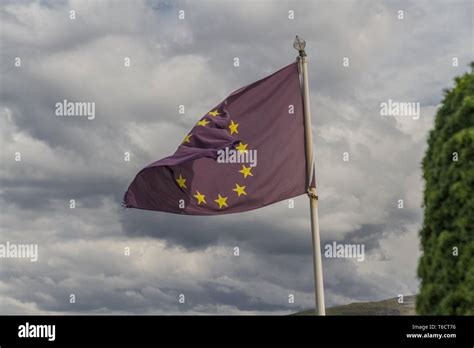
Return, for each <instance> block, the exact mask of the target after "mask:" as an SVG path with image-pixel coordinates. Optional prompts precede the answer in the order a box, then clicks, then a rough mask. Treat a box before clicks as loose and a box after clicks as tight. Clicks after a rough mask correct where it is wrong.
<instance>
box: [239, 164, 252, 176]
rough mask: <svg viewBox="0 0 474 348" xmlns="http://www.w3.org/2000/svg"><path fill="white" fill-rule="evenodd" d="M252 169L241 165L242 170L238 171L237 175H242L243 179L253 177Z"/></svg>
mask: <svg viewBox="0 0 474 348" xmlns="http://www.w3.org/2000/svg"><path fill="white" fill-rule="evenodd" d="M251 170H252V167H246V166H245V165H243V164H242V169H241V170H239V173H242V174H243V175H244V178H246V177H247V176H249V175H250V176H253V174H252V172H251Z"/></svg>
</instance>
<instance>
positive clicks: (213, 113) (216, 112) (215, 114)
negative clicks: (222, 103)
mask: <svg viewBox="0 0 474 348" xmlns="http://www.w3.org/2000/svg"><path fill="white" fill-rule="evenodd" d="M208 114H209V115H211V116H212V117H216V116H217V115H220V113H219V112H218V111H217V110H214V111H209V112H208Z"/></svg>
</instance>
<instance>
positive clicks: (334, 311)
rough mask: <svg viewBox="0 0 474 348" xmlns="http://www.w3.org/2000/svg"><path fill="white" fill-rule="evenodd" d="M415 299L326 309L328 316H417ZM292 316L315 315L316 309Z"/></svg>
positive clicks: (355, 303)
mask: <svg viewBox="0 0 474 348" xmlns="http://www.w3.org/2000/svg"><path fill="white" fill-rule="evenodd" d="M415 298H416V296H404V298H403V302H404V303H398V298H396V297H395V298H391V299H388V300H383V301H377V302H354V303H350V304H348V305H344V306H336V307H331V308H326V315H416V312H415ZM291 315H314V309H310V310H307V311H302V312H298V313H294V314H291Z"/></svg>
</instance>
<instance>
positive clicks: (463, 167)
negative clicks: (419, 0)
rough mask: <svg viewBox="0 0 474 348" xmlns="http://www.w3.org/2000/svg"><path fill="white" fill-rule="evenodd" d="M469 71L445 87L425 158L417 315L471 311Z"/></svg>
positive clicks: (472, 103) (472, 84) (473, 96)
mask: <svg viewBox="0 0 474 348" xmlns="http://www.w3.org/2000/svg"><path fill="white" fill-rule="evenodd" d="M471 68H472V69H473V71H474V63H471ZM473 71H471V73H466V74H464V75H463V76H461V77H457V78H455V82H456V84H455V87H454V88H453V89H451V90H445V96H444V99H443V102H442V106H441V108H440V109H439V110H438V113H437V115H436V119H435V126H434V129H433V130H431V132H430V134H429V138H428V149H427V151H426V154H425V157H424V159H423V178H424V179H425V191H424V199H423V206H424V222H423V227H422V229H421V231H420V238H421V248H422V252H423V254H422V256H421V258H420V261H419V265H418V277H419V278H420V280H421V289H420V293H419V295H418V296H417V300H416V309H417V312H418V313H419V314H433V315H474V74H473Z"/></svg>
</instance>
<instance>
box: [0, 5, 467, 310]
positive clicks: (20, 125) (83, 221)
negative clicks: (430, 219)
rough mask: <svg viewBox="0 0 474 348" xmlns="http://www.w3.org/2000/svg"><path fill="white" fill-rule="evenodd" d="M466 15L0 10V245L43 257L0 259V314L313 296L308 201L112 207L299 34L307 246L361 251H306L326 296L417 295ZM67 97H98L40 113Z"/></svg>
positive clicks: (388, 8)
mask: <svg viewBox="0 0 474 348" xmlns="http://www.w3.org/2000/svg"><path fill="white" fill-rule="evenodd" d="M71 10H74V11H75V15H76V19H75V20H71V19H70V18H69V16H70V11H71ZM179 10H184V11H185V19H184V20H180V19H179V18H178V14H179V12H178V11H179ZM290 10H292V11H294V13H295V20H290V19H289V18H288V11H290ZM399 10H403V11H404V19H403V20H399V19H397V15H398V11H399ZM471 16H472V3H471V2H469V1H457V2H453V3H446V2H443V1H429V2H428V1H426V2H421V3H420V2H418V1H417V2H414V1H403V2H397V3H396V4H395V3H389V2H384V3H371V2H330V1H322V2H318V3H313V2H279V1H264V2H257V3H256V2H250V1H242V2H238V3H237V2H214V1H202V2H199V4H197V3H195V2H191V1H179V2H171V1H134V2H109V1H87V2H84V1H62V2H44V1H41V2H38V1H22V2H13V1H4V2H3V3H2V5H1V8H0V20H1V21H2V30H1V33H0V35H1V42H2V50H1V51H0V59H1V61H2V63H3V64H2V66H3V68H2V71H1V78H2V84H1V85H0V116H1V118H0V135H1V137H0V148H1V149H2V150H1V163H2V164H1V167H0V180H1V188H0V193H1V195H0V207H1V209H0V214H1V221H2V224H1V235H2V240H1V241H0V242H4V241H6V240H8V241H10V242H14V243H22V242H25V243H26V242H28V243H37V244H38V245H39V250H40V259H39V261H38V262H37V263H31V262H29V261H28V262H27V261H25V260H17V259H8V260H2V274H1V276H0V294H1V298H2V301H1V302H0V312H1V313H8V314H20V313H27V314H46V313H137V314H138V313H140V314H145V313H146V314H174V313H177V314H284V313H291V312H295V311H298V310H302V309H305V308H310V307H312V306H313V303H314V302H313V301H314V298H313V286H314V284H313V279H312V274H313V273H312V254H311V234H310V227H309V208H308V202H307V198H306V197H304V196H302V197H298V198H296V199H295V200H294V208H290V205H289V204H288V202H287V201H283V202H279V203H277V204H274V205H272V206H269V207H265V208H262V209H259V210H258V211H252V212H248V213H243V214H238V215H229V216H220V217H192V216H178V215H168V214H164V213H156V212H145V211H137V210H123V209H122V208H121V207H120V203H121V199H122V195H123V193H124V191H125V190H126V188H127V185H128V184H129V183H130V181H131V180H132V179H133V176H134V175H135V174H136V172H137V171H138V170H140V169H141V168H143V167H144V166H145V165H147V164H149V163H151V162H153V161H154V160H157V159H159V158H162V157H165V156H167V155H169V154H171V153H172V152H173V151H174V150H175V148H176V147H177V146H178V144H179V143H180V141H181V139H182V138H183V135H184V134H185V133H186V132H187V130H189V129H190V128H191V127H192V125H193V124H194V123H195V122H196V120H197V119H198V118H199V117H200V115H202V114H203V113H205V112H207V111H208V110H209V108H211V107H212V106H214V105H216V104H217V103H219V102H220V101H221V100H222V99H223V98H225V97H226V96H227V95H228V94H230V93H231V92H232V91H234V90H236V89H237V88H239V87H241V86H243V85H246V84H248V83H251V82H253V81H255V80H257V79H259V78H262V77H264V76H265V75H267V74H269V73H271V72H273V71H275V70H276V69H278V68H279V67H281V66H284V65H286V64H288V63H289V62H290V61H292V60H293V59H294V57H295V56H296V51H295V50H294V49H293V47H292V41H293V39H294V36H295V35H296V34H299V35H301V36H302V37H303V38H304V39H306V41H307V52H308V56H309V75H310V87H311V102H312V116H313V131H314V134H315V153H316V174H317V181H318V190H319V197H320V200H319V216H320V226H321V238H322V243H323V244H325V243H332V242H333V241H337V242H339V243H363V244H364V245H365V247H366V249H365V250H366V253H367V255H366V259H365V261H364V262H357V261H355V260H351V259H324V260H323V266H324V276H325V289H326V303H327V305H335V304H343V303H348V302H353V301H358V300H379V299H384V298H387V297H393V296H397V295H398V293H406V294H408V293H410V294H413V293H416V291H417V286H418V284H417V280H416V276H415V274H416V273H415V271H416V264H417V257H418V247H417V231H418V229H419V228H420V226H421V221H422V210H421V206H420V205H421V192H422V187H423V186H422V185H423V184H422V181H421V171H420V162H421V158H422V156H423V154H424V151H425V143H426V135H427V132H428V130H429V129H430V127H431V126H432V122H433V117H434V115H435V113H436V109H437V106H438V105H439V103H440V101H441V97H442V89H443V88H446V87H448V86H450V85H452V78H453V77H454V76H456V75H459V74H461V73H462V72H464V71H465V70H466V69H467V64H468V62H469V61H470V60H472V56H473V52H472V47H469V45H465V42H468V40H469V39H470V38H471V35H472V33H471V28H470V24H471ZM16 57H19V58H21V67H15V65H14V62H15V58H16ZM235 57H238V58H239V59H240V67H238V68H236V67H234V66H233V61H234V58H235ZM344 57H347V58H349V66H348V67H344V66H343V64H342V62H343V58H344ZM453 57H457V58H458V60H459V62H460V66H459V67H453V66H452V60H453ZM125 58H130V62H131V65H130V67H126V66H124V59H125ZM64 99H67V100H70V101H90V102H95V103H96V113H97V114H96V119H95V120H86V119H82V118H79V119H78V118H61V117H57V116H55V114H54V107H55V103H57V102H61V101H62V100H64ZM388 99H392V100H398V101H407V102H412V101H414V102H419V103H420V105H421V117H420V119H419V120H413V119H411V118H408V117H406V118H394V117H382V116H381V115H380V103H381V102H384V101H387V100H388ZM180 105H184V106H185V113H184V114H180V113H179V112H178V108H179V106H180ZM282 141H284V140H283V139H282ZM17 152H20V153H21V158H22V160H21V161H20V162H18V161H15V160H14V158H15V153H17ZM125 152H130V154H131V161H130V162H127V161H125V160H124V153H125ZM345 152H347V153H348V155H349V161H344V160H343V156H344V153H345ZM70 199H75V200H76V208H75V209H70V207H69V200H70ZM400 199H403V201H404V207H403V209H400V208H398V201H399V200H400ZM125 247H130V250H131V255H130V256H125V255H124V248H125ZM235 247H238V248H239V251H240V256H234V248H235ZM71 293H74V294H75V295H76V298H77V301H76V303H75V304H71V303H69V295H70V294H71ZM181 293H182V294H185V296H186V303H185V304H180V303H179V302H178V301H177V298H178V295H179V294H181ZM289 294H293V295H294V296H295V303H289V302H288V296H289Z"/></svg>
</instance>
